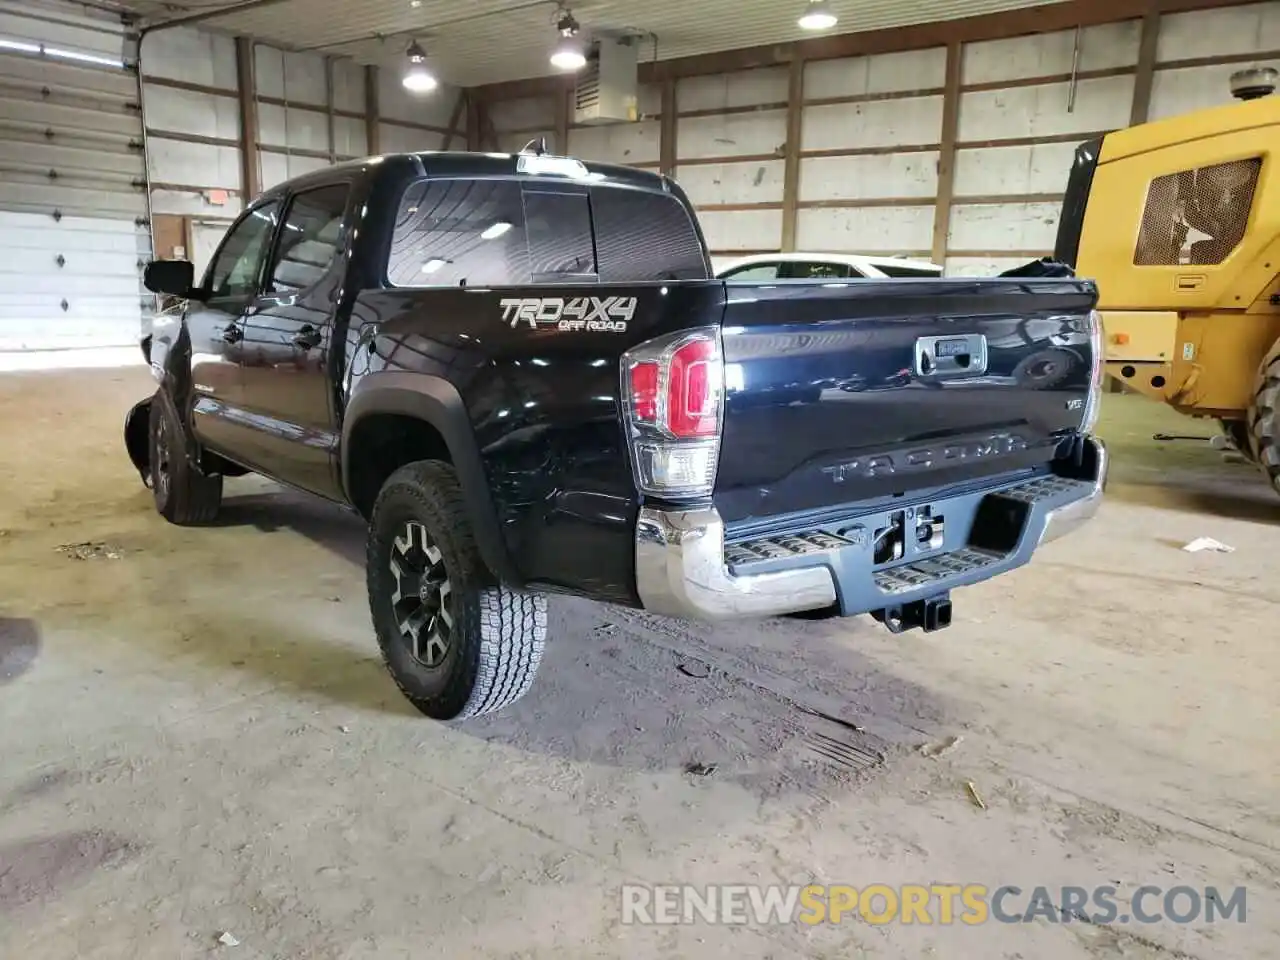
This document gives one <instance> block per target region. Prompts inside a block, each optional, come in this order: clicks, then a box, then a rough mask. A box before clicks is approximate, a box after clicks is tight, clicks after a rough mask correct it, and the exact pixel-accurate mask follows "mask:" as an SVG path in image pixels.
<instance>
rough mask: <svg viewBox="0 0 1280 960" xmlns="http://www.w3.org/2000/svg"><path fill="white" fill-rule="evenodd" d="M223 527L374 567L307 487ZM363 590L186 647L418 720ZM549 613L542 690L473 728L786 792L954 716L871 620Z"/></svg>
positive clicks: (561, 601)
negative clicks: (902, 668)
mask: <svg viewBox="0 0 1280 960" xmlns="http://www.w3.org/2000/svg"><path fill="white" fill-rule="evenodd" d="M219 526H222V527H241V526H249V527H253V528H254V529H257V530H260V531H264V532H272V531H275V530H288V531H292V532H294V533H297V534H300V535H301V536H303V537H306V538H307V539H308V540H310V541H312V542H314V543H317V544H319V545H320V546H322V547H324V548H325V549H326V550H327V551H328V552H329V553H331V554H333V555H334V556H337V557H339V558H341V559H342V560H344V561H346V562H347V563H348V564H350V565H351V566H352V567H355V568H356V569H358V570H363V564H364V526H363V523H362V522H361V521H360V520H359V518H357V517H355V516H354V515H352V514H349V513H347V512H345V511H343V510H341V509H339V508H337V507H334V506H332V505H330V504H326V503H323V502H321V501H318V500H316V499H314V498H311V497H308V496H306V495H304V494H297V493H293V492H267V493H253V494H246V495H241V496H234V497H229V498H228V500H227V503H226V506H225V508H224V511H223V514H222V516H221V517H220V519H219ZM353 592H354V591H348V595H347V596H346V597H345V598H344V599H343V600H342V602H337V601H336V598H329V599H326V600H325V602H324V605H323V606H324V609H319V610H316V609H314V608H315V607H316V606H317V604H315V602H314V601H306V600H303V599H299V600H298V601H297V602H296V606H294V607H293V608H292V612H293V615H292V617H288V616H286V614H285V612H284V611H273V612H270V613H269V612H268V608H267V607H266V606H265V605H262V604H259V605H258V606H257V607H256V608H255V609H253V610H252V611H251V612H250V611H245V612H244V613H241V612H240V611H220V612H219V613H218V615H217V618H216V622H215V621H214V620H213V619H212V618H211V620H210V623H209V624H208V628H209V629H210V630H216V631H217V633H218V634H219V635H220V636H221V637H223V638H224V639H223V640H222V641H221V642H220V643H219V644H217V645H215V644H193V643H191V642H190V640H189V638H186V639H183V640H180V641H179V642H181V643H182V644H183V651H182V652H183V653H184V654H187V653H190V655H192V656H198V657H200V658H201V659H202V661H203V662H205V663H207V664H208V665H211V666H217V667H219V668H220V669H223V670H235V671H249V672H251V673H252V674H254V675H256V676H258V677H259V678H261V679H263V680H266V681H268V682H269V683H271V684H273V685H280V686H286V687H289V688H293V689H296V690H300V691H303V692H305V693H307V694H311V695H316V696H319V697H322V698H324V699H326V700H329V701H331V702H335V703H340V704H344V705H347V706H352V707H357V708H360V709H368V710H376V711H380V712H391V713H405V714H414V713H415V711H414V710H413V708H412V707H411V706H410V705H409V704H408V703H407V701H405V700H404V698H403V697H402V695H401V694H400V693H399V691H398V690H397V689H396V687H395V685H394V683H393V682H392V680H391V679H390V677H389V676H388V675H387V674H386V672H385V669H384V667H383V666H382V663H381V659H380V657H379V654H378V650H377V644H376V640H375V639H374V635H373V630H372V627H371V625H370V624H369V620H368V614H367V611H366V609H365V607H364V596H363V590H360V591H359V599H358V600H357V599H356V597H355V596H352V595H351V594H352V593H353ZM357 603H358V604H359V610H358V611H357V610H354V609H353V606H354V605H355V604H357ZM308 604H310V606H311V609H310V610H308ZM550 611H551V623H550V633H549V642H548V646H547V653H546V657H545V659H544V661H543V664H542V667H541V669H540V671H539V675H538V679H537V682H536V683H535V684H534V686H533V690H532V691H531V692H530V694H528V695H527V696H526V697H525V698H524V699H523V700H521V701H520V702H518V703H517V704H515V705H514V706H512V707H510V708H508V709H506V710H504V711H502V712H500V713H498V714H495V715H492V716H489V717H484V718H481V719H478V720H473V721H468V722H465V723H460V724H457V727H458V729H459V730H461V731H462V732H465V733H467V734H470V735H473V736H476V737H478V738H480V739H483V740H485V741H488V742H492V743H500V744H505V745H508V746H511V747H514V748H516V749H519V750H524V751H528V752H530V753H536V754H542V755H548V756H555V757H559V758H562V759H566V760H571V761H575V762H584V763H591V764H606V765H611V766H618V767H625V768H629V769H635V770H646V771H658V770H683V771H685V772H686V773H688V774H689V775H690V776H695V777H698V776H715V777H733V778H746V779H753V780H761V779H763V780H764V781H768V782H770V783H772V784H775V785H777V786H779V787H781V785H783V784H785V783H794V782H796V781H807V780H809V779H812V778H814V777H817V778H819V779H821V780H826V779H829V778H830V777H831V776H833V775H834V776H837V777H842V776H861V775H864V774H867V773H869V772H871V771H873V770H875V769H876V768H878V767H880V766H882V765H883V763H884V762H885V761H886V759H887V757H888V756H889V755H890V754H892V752H893V751H894V749H895V748H896V744H898V743H899V742H901V741H903V740H904V739H909V740H911V741H912V742H913V743H914V742H919V741H920V740H922V739H927V738H928V737H929V736H930V735H931V731H932V730H933V729H934V728H935V727H936V726H937V725H939V724H941V722H942V718H943V717H945V716H946V715H947V714H948V712H949V711H950V709H951V708H950V707H947V706H945V705H943V704H940V703H938V702H937V701H936V700H935V699H934V695H933V694H931V693H929V692H927V691H924V690H923V689H921V688H919V687H916V686H915V685H913V684H910V683H908V682H907V681H905V680H903V679H902V678H900V677H896V676H893V675H891V674H889V673H886V672H885V671H884V670H883V669H882V668H881V667H879V666H877V665H876V664H875V663H874V662H873V661H872V660H871V659H870V658H869V657H867V656H866V655H864V654H863V653H861V652H859V650H858V648H857V644H858V641H859V637H860V636H862V635H863V634H864V632H865V631H870V630H874V629H878V628H876V627H875V626H874V625H872V624H871V623H870V622H869V621H867V622H865V623H864V622H863V620H862V619H861V618H860V619H857V620H853V621H840V622H839V623H833V624H817V623H805V622H802V621H797V620H785V619H783V620H769V621H763V622H749V623H744V624H731V625H720V626H716V627H710V626H707V625H700V624H693V623H688V622H685V621H678V620H668V619H665V618H659V617H651V616H648V615H646V614H643V613H641V612H639V611H632V610H624V609H621V608H617V607H612V606H608V605H603V604H596V603H592V602H590V601H586V600H581V599H576V598H572V597H562V596H553V597H551V599H550ZM335 620H337V621H340V622H341V624H342V625H343V628H346V627H347V625H349V629H350V633H349V634H347V633H346V630H345V629H343V630H342V634H343V637H344V638H345V637H348V636H349V638H350V642H347V641H346V640H345V639H343V638H340V639H339V640H336V641H335V640H333V639H327V638H326V635H327V636H329V637H332V636H333V633H334V621H335ZM422 722H423V723H424V724H429V723H430V722H431V721H429V720H427V719H425V718H423V720H422Z"/></svg>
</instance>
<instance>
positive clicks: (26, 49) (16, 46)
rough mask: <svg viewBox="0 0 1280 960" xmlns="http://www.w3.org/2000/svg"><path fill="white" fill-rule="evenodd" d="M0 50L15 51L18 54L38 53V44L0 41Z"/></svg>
mask: <svg viewBox="0 0 1280 960" xmlns="http://www.w3.org/2000/svg"><path fill="white" fill-rule="evenodd" d="M0 50H17V51H18V52H19V53H39V52H40V44H38V43H23V42H22V41H21V40H0Z"/></svg>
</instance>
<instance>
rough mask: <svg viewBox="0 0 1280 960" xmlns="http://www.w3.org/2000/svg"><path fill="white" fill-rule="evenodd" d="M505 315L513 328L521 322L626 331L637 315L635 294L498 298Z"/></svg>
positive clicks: (593, 330)
mask: <svg viewBox="0 0 1280 960" xmlns="http://www.w3.org/2000/svg"><path fill="white" fill-rule="evenodd" d="M498 305H499V306H500V307H502V319H503V320H504V321H505V322H506V323H509V324H511V326H512V328H515V327H517V326H519V325H520V324H521V323H527V324H529V329H531V330H537V329H538V328H539V327H548V326H551V325H553V324H554V325H555V327H556V329H557V330H561V331H564V332H565V333H571V332H574V331H579V330H586V331H589V332H591V333H626V332H627V324H628V323H629V322H630V321H631V320H632V318H634V317H635V314H636V298H635V297H573V298H570V299H566V298H564V297H515V298H510V299H504V300H500V301H498Z"/></svg>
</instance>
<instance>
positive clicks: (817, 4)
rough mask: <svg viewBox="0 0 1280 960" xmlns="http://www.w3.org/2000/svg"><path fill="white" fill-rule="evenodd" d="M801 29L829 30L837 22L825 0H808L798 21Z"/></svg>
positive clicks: (837, 18) (837, 19)
mask: <svg viewBox="0 0 1280 960" xmlns="http://www.w3.org/2000/svg"><path fill="white" fill-rule="evenodd" d="M797 22H798V23H799V24H800V28H801V29H802V30H830V29H831V28H832V27H834V26H835V25H836V24H837V23H838V22H839V17H837V16H836V15H835V12H834V11H832V9H831V4H830V3H828V2H827V0H809V3H808V5H807V6H806V7H805V11H804V13H802V14H801V15H800V19H799V21H797Z"/></svg>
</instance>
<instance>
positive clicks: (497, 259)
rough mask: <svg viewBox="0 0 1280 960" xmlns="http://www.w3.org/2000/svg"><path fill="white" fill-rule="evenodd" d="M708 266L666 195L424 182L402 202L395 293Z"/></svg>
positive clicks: (529, 184) (670, 274) (691, 275)
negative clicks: (421, 288) (418, 289)
mask: <svg viewBox="0 0 1280 960" xmlns="http://www.w3.org/2000/svg"><path fill="white" fill-rule="evenodd" d="M710 275H711V273H710V265H709V264H708V262H707V258H706V253H705V251H704V249H703V246H702V242H701V240H700V239H699V237H698V233H697V229H696V228H695V227H694V225H693V221H692V219H691V218H690V216H689V213H688V211H687V210H686V209H685V207H684V205H683V204H682V203H680V201H679V200H678V199H676V198H675V197H673V196H670V195H669V194H663V193H656V192H651V191H646V190H635V189H628V188H623V187H589V186H584V185H581V184H570V183H564V182H551V183H546V184H544V183H542V182H540V181H529V180H525V181H521V180H514V179H488V180H480V179H462V178H458V179H425V180H419V181H415V182H414V183H411V184H410V185H409V186H408V187H407V188H406V190H405V193H404V196H403V197H402V198H401V201H400V207H399V210H398V211H397V215H396V223H395V229H394V231H393V233H392V238H391V250H390V254H389V256H388V258H387V279H388V280H389V281H390V282H391V283H392V284H394V285H395V286H398V287H441V286H448V287H457V286H480V287H493V286H527V285H530V284H541V283H546V284H554V283H559V284H565V283H628V282H629V283H641V282H649V281H669V280H701V279H707V278H708V277H710Z"/></svg>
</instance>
